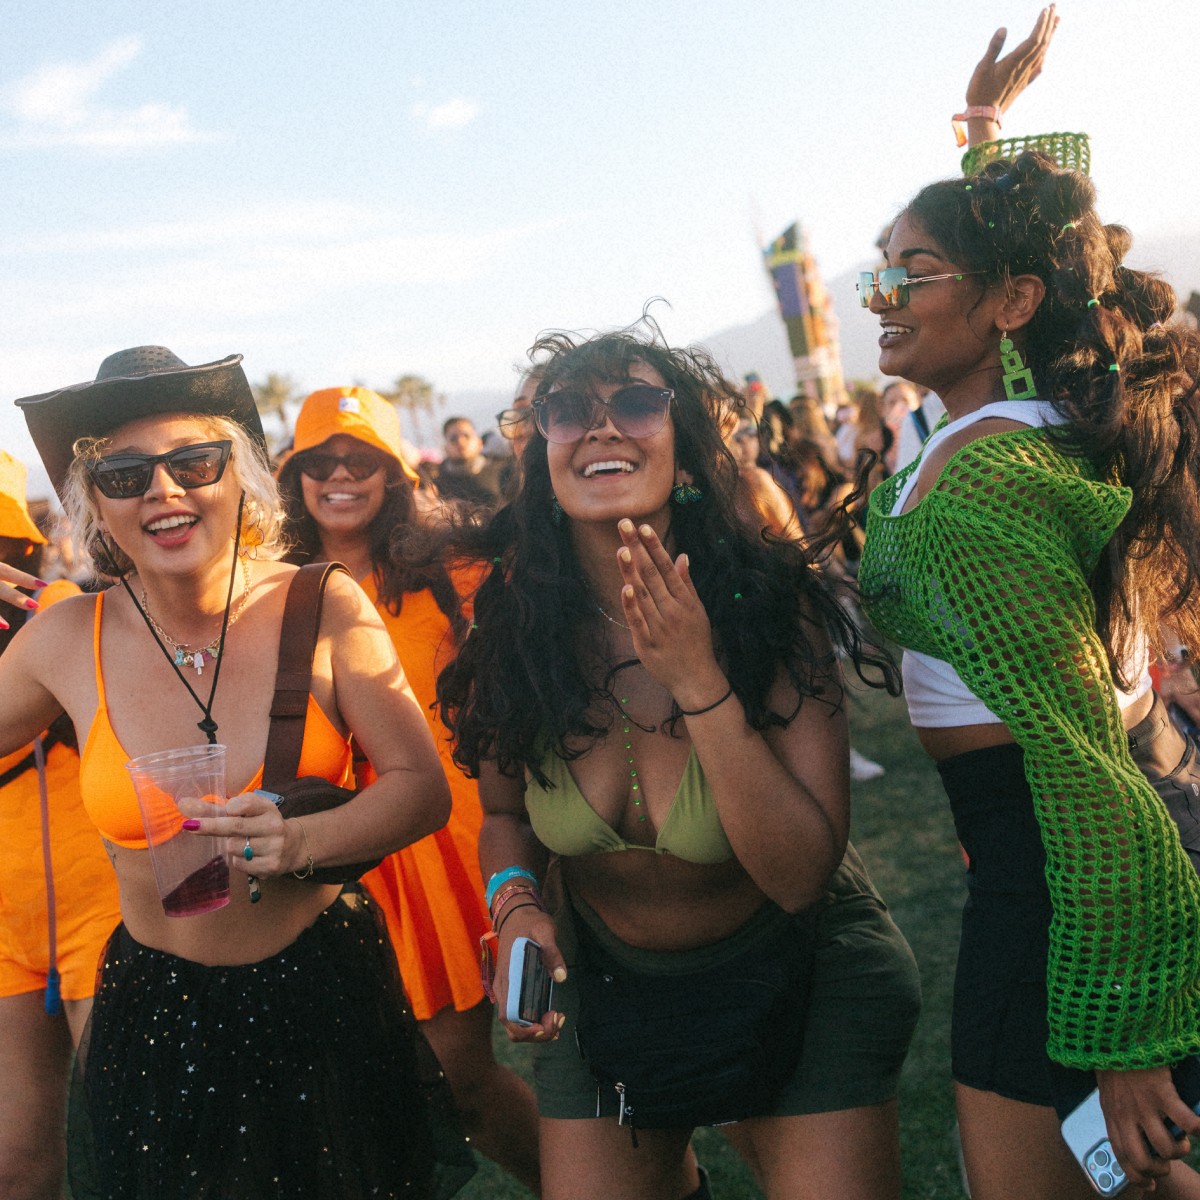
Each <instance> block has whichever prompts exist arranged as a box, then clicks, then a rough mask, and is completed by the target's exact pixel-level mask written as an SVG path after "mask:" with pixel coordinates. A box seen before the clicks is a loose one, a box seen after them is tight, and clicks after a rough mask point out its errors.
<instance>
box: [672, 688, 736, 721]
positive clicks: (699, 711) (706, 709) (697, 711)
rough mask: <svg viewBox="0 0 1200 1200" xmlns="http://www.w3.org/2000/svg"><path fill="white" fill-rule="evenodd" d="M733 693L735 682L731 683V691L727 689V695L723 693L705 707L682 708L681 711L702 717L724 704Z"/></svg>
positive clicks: (685, 714) (683, 713) (688, 714)
mask: <svg viewBox="0 0 1200 1200" xmlns="http://www.w3.org/2000/svg"><path fill="white" fill-rule="evenodd" d="M732 695H733V684H732V683H731V684H730V685H729V691H727V692H726V693H725V695H723V696H722V697H721V698H720V700H714V701H713V702H712V703H711V704H709V705H707V706H705V707H704V708H691V709H688V708H681V709H680V710H679V711H680V713H681V714H682V715H683V716H685V717H700V716H703V715H704V714H705V713H706V712H712V710H713V709H714V708H720V707H721V705H722V704H724V703H725V701H726V700H728V699H729V697H730V696H732Z"/></svg>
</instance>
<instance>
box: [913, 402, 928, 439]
mask: <svg viewBox="0 0 1200 1200" xmlns="http://www.w3.org/2000/svg"><path fill="white" fill-rule="evenodd" d="M909 416H911V417H912V423H913V426H914V428H915V429H916V431H917V435H918V436H919V437H920V439H921V441H922V443H924V441H925V440H926V438H928V437H929V421H928V420H927V419H926V417H925V410H924V409H923V408H921V407H919V406H918V407H917V408H914V409H913V410H912V412H911V413H909Z"/></svg>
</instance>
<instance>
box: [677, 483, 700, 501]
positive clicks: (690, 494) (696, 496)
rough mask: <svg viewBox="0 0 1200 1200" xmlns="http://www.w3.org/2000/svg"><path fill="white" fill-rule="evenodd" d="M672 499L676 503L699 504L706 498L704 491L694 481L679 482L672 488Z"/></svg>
mask: <svg viewBox="0 0 1200 1200" xmlns="http://www.w3.org/2000/svg"><path fill="white" fill-rule="evenodd" d="M671 499H672V500H674V501H675V503H676V504H698V503H699V502H700V501H701V500H703V499H704V492H703V491H702V490H701V489H700V488H698V487H696V485H695V484H692V483H677V484H676V485H675V486H674V487H673V488H672V489H671Z"/></svg>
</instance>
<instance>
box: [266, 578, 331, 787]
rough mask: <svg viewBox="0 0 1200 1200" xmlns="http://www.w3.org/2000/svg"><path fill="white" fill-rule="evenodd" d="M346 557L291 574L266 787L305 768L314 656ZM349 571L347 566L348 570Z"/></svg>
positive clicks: (281, 782)
mask: <svg viewBox="0 0 1200 1200" xmlns="http://www.w3.org/2000/svg"><path fill="white" fill-rule="evenodd" d="M334 571H346V568H345V567H344V566H342V564H341V563H308V564H307V565H305V566H303V567H301V568H300V570H298V571H297V572H296V574H295V575H293V576H292V582H291V583H290V584H289V585H288V594H287V600H286V602H285V603H284V606H283V624H282V626H281V627H280V630H279V666H278V667H277V669H276V671H275V696H274V699H273V700H272V701H271V728H270V731H269V732H268V733H267V753H266V755H265V757H264V759H263V787H264V788H266V789H267V791H269V792H278V791H280V790H282V789H283V788H285V787H286V786H287V785H288V784H289V783H292V782H293V781H294V780H295V778H296V772H297V771H298V770H299V769H300V750H301V747H302V746H303V745H304V720H305V717H306V716H307V715H308V694H309V691H310V689H311V688H312V661H313V654H314V652H315V651H316V648H317V633H318V632H319V630H320V628H321V603H322V601H323V600H324V598H325V585H326V584H327V583H328V582H329V576H330V575H332V574H333V572H334ZM349 573H350V572H349V571H346V574H347V575H348V574H349Z"/></svg>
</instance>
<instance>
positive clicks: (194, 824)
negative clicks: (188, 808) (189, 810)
mask: <svg viewBox="0 0 1200 1200" xmlns="http://www.w3.org/2000/svg"><path fill="white" fill-rule="evenodd" d="M183 828H184V829H188V830H191V831H193V832H194V831H195V830H197V829H199V828H200V822H199V821H197V820H194V819H193V818H191V817H189V818H188V819H187V820H186V821H184V823H183Z"/></svg>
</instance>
